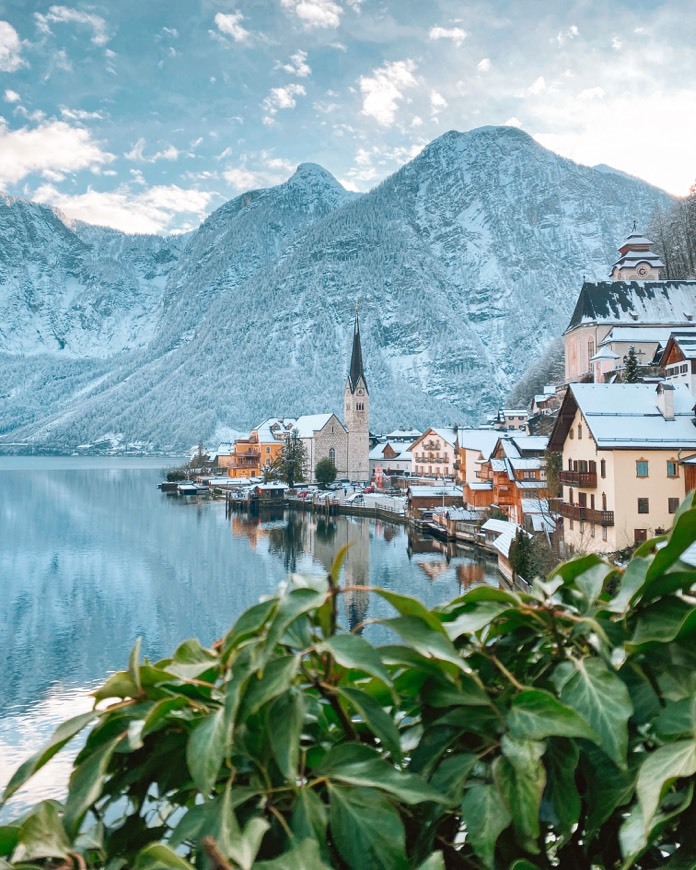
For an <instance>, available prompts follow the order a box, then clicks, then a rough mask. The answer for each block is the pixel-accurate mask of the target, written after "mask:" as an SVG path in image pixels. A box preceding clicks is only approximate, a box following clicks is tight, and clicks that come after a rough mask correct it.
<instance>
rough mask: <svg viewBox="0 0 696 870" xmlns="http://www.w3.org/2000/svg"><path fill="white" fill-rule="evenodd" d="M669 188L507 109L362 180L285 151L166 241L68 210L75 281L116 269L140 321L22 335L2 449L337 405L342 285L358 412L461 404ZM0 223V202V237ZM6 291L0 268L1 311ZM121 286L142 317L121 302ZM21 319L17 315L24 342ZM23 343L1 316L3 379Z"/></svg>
mask: <svg viewBox="0 0 696 870" xmlns="http://www.w3.org/2000/svg"><path fill="white" fill-rule="evenodd" d="M669 200H670V197H669V196H668V195H667V194H666V193H664V192H663V191H659V190H657V189H656V188H653V187H652V186H650V185H647V184H645V183H644V182H641V181H639V180H637V179H632V178H630V177H626V176H624V175H620V174H609V173H606V172H603V171H600V170H594V169H592V168H591V167H584V166H580V165H578V164H575V163H573V161H570V160H568V159H567V158H563V157H560V156H558V155H555V154H553V152H550V151H548V150H547V149H544V148H542V146H540V145H539V144H538V143H536V142H535V141H534V140H533V139H532V137H530V136H529V135H528V134H526V133H524V132H523V131H521V130H519V129H518V128H514V127H505V128H495V127H482V128H477V129H476V130H473V131H470V132H468V133H459V132H457V131H448V132H446V133H444V134H443V135H442V136H440V137H438V139H436V140H434V141H433V142H432V143H430V144H429V145H428V146H426V147H425V148H424V149H423V150H422V151H421V152H420V154H419V155H417V156H416V157H415V158H414V159H413V160H411V161H410V162H409V163H407V164H405V165H404V166H403V167H401V168H400V169H399V170H397V172H395V173H394V174H393V175H391V176H390V177H389V178H387V179H385V180H384V181H383V182H381V184H379V185H378V186H377V187H376V188H374V189H373V190H372V191H370V192H368V193H365V194H354V193H351V192H350V191H346V190H345V189H344V188H343V187H342V186H341V185H340V183H339V182H338V181H337V180H336V179H335V178H334V177H333V176H332V175H331V173H329V172H328V171H327V170H325V169H324V168H323V167H321V166H319V165H318V164H312V163H303V164H300V165H299V166H298V168H297V169H296V170H295V172H294V173H293V175H292V176H291V177H290V178H289V179H288V180H287V181H285V182H283V184H281V185H277V186H275V187H272V188H266V189H261V190H258V191H251V192H248V193H244V194H241V195H240V196H239V197H235V198H234V199H232V200H230V201H229V202H227V203H224V204H223V205H222V206H220V207H219V208H218V209H216V210H215V211H214V212H213V213H212V214H211V215H209V217H208V218H207V219H206V220H205V221H204V222H203V224H202V225H201V227H199V229H198V230H196V231H195V232H193V233H192V234H190V235H189V236H188V237H187V238H185V239H180V240H179V241H178V242H170V241H169V240H170V239H171V238H172V237H160V238H162V241H160V242H158V243H156V242H154V241H152V239H151V237H125V238H126V239H136V240H138V241H133V242H130V243H129V242H127V241H124V239H123V238H122V237H120V236H119V235H118V234H116V235H110V234H109V233H108V232H107V231H100V230H98V229H96V228H92V229H91V230H90V229H89V228H85V227H80V228H78V232H79V238H78V241H82V240H86V242H87V243H90V244H91V248H90V250H89V251H88V252H86V251H84V250H81V253H79V256H77V254H75V253H73V258H75V257H77V261H78V262H77V265H78V267H79V268H78V272H79V269H82V272H79V274H83V273H84V275H85V276H87V278H89V279H90V280H89V281H87V280H86V284H87V285H88V286H91V284H90V281H91V282H92V284H94V283H97V282H98V279H99V276H100V274H102V272H103V271H104V270H105V269H106V274H107V276H109V275H110V276H111V277H112V279H114V275H116V274H118V276H119V280H118V281H116V288H117V292H116V293H115V296H114V298H115V302H116V303H118V304H117V305H116V307H115V311H116V313H117V314H118V315H119V316H120V317H121V318H122V319H123V321H124V323H125V324H126V325H127V326H128V328H129V329H131V331H132V330H134V329H135V330H137V329H138V327H140V332H139V334H138V335H137V336H132V337H131V339H130V343H129V340H128V338H127V337H126V338H125V339H124V338H123V330H122V332H121V333H120V334H119V336H114V335H113V334H112V333H109V340H110V342H111V344H108V345H107V351H108V352H107V353H102V354H101V356H99V355H97V354H95V352H94V346H95V344H96V345H97V347H99V343H98V340H97V339H98V338H99V337H100V336H101V335H102V334H103V332H104V329H105V327H102V332H101V333H100V332H99V329H98V328H97V326H96V325H95V330H96V331H95V335H96V336H97V338H96V339H95V338H94V336H92V338H91V340H90V341H89V342H86V343H85V347H84V348H83V350H84V352H82V353H79V352H78V353H75V356H74V362H73V363H72V364H70V365H68V364H67V362H66V359H65V356H66V354H64V353H62V352H61V351H59V350H57V349H56V348H55V346H52V347H50V348H45V350H44V352H45V356H43V355H41V354H40V353H39V352H38V351H37V352H36V353H35V354H34V364H35V367H36V368H37V372H38V371H40V372H42V373H43V374H42V377H43V381H42V382H41V383H37V381H36V379H35V376H36V375H37V372H34V373H32V375H31V376H27V381H28V384H31V387H29V386H27V388H26V389H21V388H20V389H19V391H18V392H17V391H11V392H12V396H11V398H10V399H4V400H3V398H2V397H0V419H2V418H3V417H4V416H5V415H7V419H8V420H10V421H11V422H10V423H9V424H8V425H3V426H2V427H1V431H0V447H1V446H2V440H3V438H4V439H5V440H14V441H23V442H29V443H32V444H38V445H41V444H46V443H49V442H50V443H55V444H59V445H65V447H66V448H67V447H72V446H75V445H77V444H81V443H84V442H85V441H88V442H90V443H94V442H95V441H97V440H98V439H99V438H101V437H103V436H104V435H105V434H110V435H115V436H117V437H118V438H121V439H122V440H123V441H124V442H129V441H130V442H133V441H135V440H140V441H144V442H147V443H148V444H150V445H151V446H153V447H157V448H164V447H172V446H185V445H188V444H190V443H192V442H193V441H197V440H199V439H200V438H207V437H212V433H214V432H215V431H216V429H218V428H219V427H220V426H221V425H231V426H235V427H237V428H240V429H243V428H247V427H250V426H253V425H255V424H257V423H258V422H259V420H260V419H261V418H262V417H264V416H266V415H270V414H285V415H289V416H292V415H297V414H299V413H308V412H314V411H324V410H335V409H337V408H339V407H340V402H341V395H342V389H343V383H344V380H345V375H346V372H347V365H348V353H349V342H350V329H351V324H352V319H353V310H354V304H355V301H356V299H360V310H361V324H362V335H363V347H364V351H365V361H366V368H367V373H368V377H369V378H370V387H371V391H372V406H371V407H372V408H373V411H374V415H373V423H374V425H375V426H376V427H377V428H385V429H388V428H391V427H393V426H394V425H402V424H404V425H406V424H407V423H414V424H417V425H426V424H428V423H433V422H442V423H444V422H452V421H455V420H457V421H459V422H463V423H467V422H468V423H474V422H476V420H477V419H478V417H479V415H480V414H481V413H482V412H483V411H484V410H493V409H495V408H496V407H497V406H498V404H499V403H500V402H501V401H502V400H503V397H504V396H505V395H506V394H507V393H508V391H509V389H510V387H511V386H512V384H513V383H514V382H515V381H516V380H517V379H518V378H519V377H520V375H521V374H522V373H523V371H524V369H525V366H526V365H527V364H528V363H529V362H531V361H532V360H534V359H535V358H536V357H537V356H538V355H539V354H541V353H542V352H543V350H544V349H545V347H546V346H547V345H548V344H549V342H550V341H551V339H552V338H553V336H555V335H557V334H558V333H559V332H560V331H562V329H563V328H564V326H565V325H566V323H567V317H568V316H569V314H570V310H571V309H572V305H573V303H574V301H575V297H576V296H577V292H578V290H579V287H580V283H581V278H582V276H583V275H584V274H590V275H591V274H597V275H598V276H599V275H600V274H602V273H603V272H605V271H606V270H607V269H608V267H609V265H610V263H611V262H613V258H614V252H615V248H616V246H617V244H618V243H619V242H620V241H621V239H622V238H623V236H625V234H626V232H627V231H628V229H629V228H630V225H631V222H632V220H633V218H634V217H638V219H639V220H641V221H646V220H647V218H648V217H649V215H650V213H651V212H652V210H653V209H654V208H655V207H656V206H657V205H661V204H664V203H666V202H667V201H669ZM5 217H6V218H7V215H5ZM3 227H5V229H6V223H5V224H4V223H3V220H2V214H1V213H0V239H2V238H3V236H4V235H5V230H3ZM66 231H67V228H66ZM110 232H111V233H116V231H110ZM122 235H123V234H122ZM145 238H147V239H149V241H145ZM174 238H176V237H174ZM64 241H65V244H66V246H67V248H68V249H69V251H72V250H73V247H74V246H75V245H76V244H77V243H76V242H75V241H74V240H70V245H68V240H64ZM82 243H83V244H85V242H84V241H83V242H82ZM71 245H72V247H71ZM119 246H120V249H119V250H117V248H119ZM97 254H100V255H103V256H104V257H106V261H107V262H108V264H110V265H109V268H108V269H107V268H106V266H105V265H104V264H103V263H102V262H101V261H100V258H99V256H97ZM158 257H159V260H158ZM124 261H127V262H124ZM1 268H2V260H1V258H0V269H1ZM100 269H101V272H100ZM63 272H65V273H66V274H67V269H63ZM57 274H58V277H60V274H62V272H61V270H58V273H57ZM146 275H150V277H149V278H146V277H145V276H146ZM124 276H125V277H124ZM114 280H115V279H114ZM107 286H108V285H107ZM5 294H6V284H3V283H2V281H0V310H2V305H3V298H4V295H5ZM88 297H89V294H88V293H86V292H82V291H81V293H78V301H80V300H84V299H87V298H88ZM129 298H130V299H131V300H132V301H133V302H134V304H135V305H136V311H135V313H137V314H138V317H135V314H134V312H133V311H129V312H127V316H126V314H124V313H123V308H124V306H125V302H124V300H127V299H129ZM44 302H45V300H44ZM119 305H120V307H119ZM137 306H139V308H137ZM83 308H84V306H83ZM6 309H7V306H6ZM6 309H5V310H6ZM64 309H65V306H64ZM67 310H69V309H67ZM90 311H92V309H90ZM530 312H533V314H530ZM80 314H82V316H83V320H84V318H85V314H84V312H83V311H81V310H80ZM31 319H32V318H31V317H29V316H27V317H25V318H24V319H23V320H22V321H21V324H20V327H21V328H20V329H19V335H20V336H23V340H25V341H28V339H27V338H26V331H27V330H28V329H29V330H30V329H31V326H30V323H31ZM85 322H86V323H87V327H88V326H89V321H88V320H86V321H85ZM104 323H107V324H108V323H109V321H108V318H106V319H105V320H104ZM87 327H86V329H87ZM22 330H24V332H22ZM87 331H89V330H88V329H87ZM117 339H118V340H117ZM119 342H120V343H119ZM76 343H77V337H73V338H72V344H71V346H70V349H71V351H73V352H74V351H75V350H76V347H77V344H76ZM20 347H21V342H20ZM102 350H103V346H102ZM22 353H23V352H22V351H21V350H20V351H17V350H16V349H15V350H13V349H12V346H10V347H7V346H6V345H5V344H4V343H3V337H2V335H0V354H4V356H3V357H2V362H3V363H4V364H5V365H8V364H9V363H8V360H9V359H11V368H12V372H14V373H15V375H14V376H15V377H19V378H20V380H21V372H22ZM90 354H91V355H90ZM27 356H28V355H27ZM39 357H40V361H39ZM3 401H4V402H5V403H6V404H5V405H4V406H3ZM3 433H4V434H3Z"/></svg>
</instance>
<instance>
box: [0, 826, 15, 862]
mask: <svg viewBox="0 0 696 870" xmlns="http://www.w3.org/2000/svg"><path fill="white" fill-rule="evenodd" d="M19 832H20V828H19V825H0V855H8V856H9V855H11V854H12V852H13V851H14V848H15V846H16V845H17V843H18V842H19Z"/></svg>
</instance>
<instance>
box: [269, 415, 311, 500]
mask: <svg viewBox="0 0 696 870" xmlns="http://www.w3.org/2000/svg"><path fill="white" fill-rule="evenodd" d="M306 465H307V450H306V448H305V446H304V444H303V443H302V439H301V438H300V433H299V432H298V431H297V429H293V430H292V432H288V434H287V435H286V436H285V444H283V449H282V450H281V452H280V456H279V457H278V461H277V465H276V469H277V471H278V476H279V477H280V479H281V480H284V481H285V482H286V483H287V485H288V486H289V487H290V488H291V489H292V487H294V486H295V484H296V483H298V482H299V481H301V480H304V476H305V467H306Z"/></svg>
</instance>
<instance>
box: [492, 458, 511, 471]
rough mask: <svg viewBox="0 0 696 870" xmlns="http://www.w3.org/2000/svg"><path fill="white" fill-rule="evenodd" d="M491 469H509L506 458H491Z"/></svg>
mask: <svg viewBox="0 0 696 870" xmlns="http://www.w3.org/2000/svg"><path fill="white" fill-rule="evenodd" d="M491 470H492V471H498V472H500V471H507V470H508V466H507V462H506V460H505V459H491Z"/></svg>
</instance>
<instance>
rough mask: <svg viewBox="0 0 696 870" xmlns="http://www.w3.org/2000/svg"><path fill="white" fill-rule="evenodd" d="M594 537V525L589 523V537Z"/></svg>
mask: <svg viewBox="0 0 696 870" xmlns="http://www.w3.org/2000/svg"><path fill="white" fill-rule="evenodd" d="M594 536H595V524H594V523H591V524H590V537H591V538H594Z"/></svg>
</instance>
